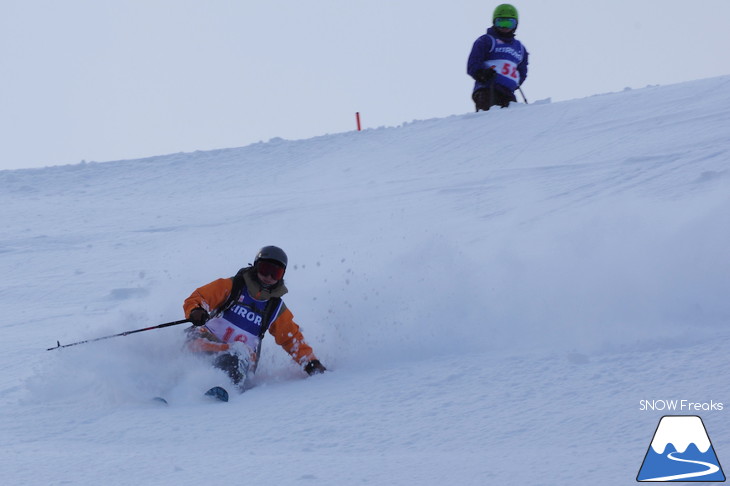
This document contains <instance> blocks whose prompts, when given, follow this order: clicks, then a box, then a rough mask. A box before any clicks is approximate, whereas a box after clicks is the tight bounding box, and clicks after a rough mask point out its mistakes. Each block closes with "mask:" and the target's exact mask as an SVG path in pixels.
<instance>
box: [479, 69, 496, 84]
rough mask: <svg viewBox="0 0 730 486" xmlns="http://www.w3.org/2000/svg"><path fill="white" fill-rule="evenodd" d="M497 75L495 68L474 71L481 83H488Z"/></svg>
mask: <svg viewBox="0 0 730 486" xmlns="http://www.w3.org/2000/svg"><path fill="white" fill-rule="evenodd" d="M496 75H497V72H496V71H495V70H494V69H480V70H478V71H477V72H476V73H474V78H475V79H476V80H477V81H479V82H480V83H488V82H489V81H491V80H493V79H494V77H495V76H496Z"/></svg>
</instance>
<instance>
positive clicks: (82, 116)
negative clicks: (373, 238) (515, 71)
mask: <svg viewBox="0 0 730 486" xmlns="http://www.w3.org/2000/svg"><path fill="white" fill-rule="evenodd" d="M498 3H499V2H492V3H489V2H484V1H483V0H479V1H478V0H453V1H449V2H446V1H433V0H418V1H417V0H347V1H343V0H308V1H303V0H270V1H265V2H263V1H256V2H254V1H246V0H238V1H234V0H205V1H202V0H200V1H193V0H117V1H112V0H64V1H59V0H0V130H1V132H0V133H2V143H0V169H12V168H21V167H42V166H47V165H59V164H69V163H78V162H80V161H82V160H85V161H110V160H117V159H129V158H139V157H146V156H152V155H161V154H168V153H174V152H190V151H194V150H209V149H216V148H229V147H240V146H244V145H248V144H250V143H255V142H258V141H267V140H269V139H271V138H274V137H281V138H285V139H301V138H309V137H312V136H317V135H324V134H327V133H337V132H345V131H349V130H354V129H355V112H357V111H359V112H361V116H362V122H363V127H364V128H377V127H381V126H397V125H400V124H402V123H404V122H410V121H413V120H422V119H428V118H435V117H444V116H448V115H454V114H463V113H467V112H471V111H473V105H472V103H471V99H470V94H471V88H472V80H471V78H469V77H468V76H467V75H466V72H465V71H466V59H467V56H468V55H469V51H470V49H471V46H472V43H473V42H474V40H475V39H476V38H477V37H478V36H479V35H481V34H483V33H484V31H485V29H486V28H487V27H488V26H489V25H490V24H491V13H492V10H493V9H494V7H495V6H496V5H497V4H498ZM514 5H515V6H516V7H517V8H518V10H519V12H520V25H519V27H518V31H517V33H518V38H519V39H520V40H522V41H523V43H524V44H525V45H526V47H527V49H528V50H529V51H530V71H529V75H528V79H527V81H526V82H525V84H524V85H523V90H524V93H525V95H526V96H527V99H528V101H530V102H533V101H537V100H540V99H545V98H552V100H553V102H557V101H563V100H568V99H575V98H582V97H586V96H590V95H594V94H600V93H607V92H614V91H620V90H623V89H624V88H627V87H629V88H634V89H636V88H643V87H645V86H647V85H657V84H661V85H666V84H673V83H677V82H682V81H690V80H695V79H702V78H708V77H714V76H721V75H727V74H730V55H728V50H729V49H730V29H729V28H728V22H730V0H697V1H696V2H688V1H687V0H681V1H679V0H612V1H590V2H587V1H584V0H551V1H549V2H548V1H545V0H525V1H520V2H515V3H514ZM697 96H698V97H701V96H703V93H697ZM518 98H519V96H518Z"/></svg>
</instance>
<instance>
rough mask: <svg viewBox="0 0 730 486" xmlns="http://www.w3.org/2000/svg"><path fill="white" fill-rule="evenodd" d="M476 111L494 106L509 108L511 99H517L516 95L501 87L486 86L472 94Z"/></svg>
mask: <svg viewBox="0 0 730 486" xmlns="http://www.w3.org/2000/svg"><path fill="white" fill-rule="evenodd" d="M471 99H472V100H474V105H475V107H476V111H479V110H482V111H487V110H489V108H491V107H492V106H499V107H502V108H507V107H508V106H509V104H510V102H511V101H516V100H517V99H516V98H515V95H514V94H512V93H509V94H508V93H507V92H505V91H504V90H501V89H499V88H484V89H478V90H476V91H474V92H473V93H472V95H471Z"/></svg>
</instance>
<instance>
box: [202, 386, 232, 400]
mask: <svg viewBox="0 0 730 486" xmlns="http://www.w3.org/2000/svg"><path fill="white" fill-rule="evenodd" d="M205 395H206V396H209V397H213V398H215V399H217V400H220V401H221V402H227V401H228V392H227V391H226V389H225V388H223V387H222V386H214V387H213V388H211V389H210V390H208V391H207V392H205Z"/></svg>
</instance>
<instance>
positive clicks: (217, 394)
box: [152, 386, 228, 405]
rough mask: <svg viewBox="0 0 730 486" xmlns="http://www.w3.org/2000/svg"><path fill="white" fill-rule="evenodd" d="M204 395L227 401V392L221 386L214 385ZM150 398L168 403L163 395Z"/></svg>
mask: <svg viewBox="0 0 730 486" xmlns="http://www.w3.org/2000/svg"><path fill="white" fill-rule="evenodd" d="M205 396H208V397H212V398H215V399H216V400H220V401H221V402H227V401H228V392H227V391H226V389H225V388H223V387H222V386H214V387H213V388H211V389H210V390H208V391H207V392H205ZM152 400H154V401H155V402H159V403H162V404H164V405H169V403H168V401H167V400H166V399H165V398H163V397H152Z"/></svg>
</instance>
